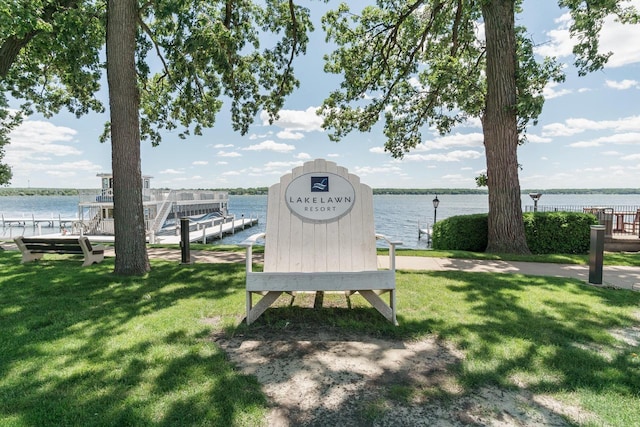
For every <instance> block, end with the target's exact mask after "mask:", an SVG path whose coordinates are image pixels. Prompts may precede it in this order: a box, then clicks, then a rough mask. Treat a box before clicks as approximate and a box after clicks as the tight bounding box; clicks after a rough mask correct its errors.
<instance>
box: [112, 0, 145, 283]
mask: <svg viewBox="0 0 640 427" xmlns="http://www.w3.org/2000/svg"><path fill="white" fill-rule="evenodd" d="M137 5H138V2H137V0H109V2H108V9H107V81H108V84H109V108H110V110H111V167H112V169H113V216H114V222H115V252H116V262H115V273H116V274H121V275H128V276H129V275H143V274H145V273H146V272H148V271H149V270H150V266H149V257H148V255H147V247H146V236H145V224H144V208H143V205H142V171H141V168H140V117H139V114H140V113H139V107H140V93H139V91H138V86H137V75H136V68H135V48H136V30H137V16H138V10H137Z"/></svg>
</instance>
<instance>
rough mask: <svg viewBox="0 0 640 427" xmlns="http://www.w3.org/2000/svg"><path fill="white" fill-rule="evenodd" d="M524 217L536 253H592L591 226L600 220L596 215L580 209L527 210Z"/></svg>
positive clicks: (530, 241)
mask: <svg viewBox="0 0 640 427" xmlns="http://www.w3.org/2000/svg"><path fill="white" fill-rule="evenodd" d="M523 219H524V228H525V234H526V235H527V245H528V246H529V250H530V251H531V253H533V254H550V253H558V254H586V253H589V243H590V242H589V235H590V233H591V229H590V226H591V225H597V224H598V220H597V219H596V217H595V216H593V215H591V214H584V213H579V212H527V213H525V214H523Z"/></svg>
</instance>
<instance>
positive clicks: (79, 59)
mask: <svg viewBox="0 0 640 427" xmlns="http://www.w3.org/2000/svg"><path fill="white" fill-rule="evenodd" d="M140 4H141V6H140V10H139V17H140V21H139V23H140V31H139V32H138V39H137V46H136V48H137V58H136V66H137V71H138V82H139V89H140V101H141V111H140V130H141V136H142V138H143V139H149V140H150V141H151V142H152V144H154V145H156V144H159V143H160V141H161V139H162V133H163V132H165V131H173V130H175V129H177V128H181V129H180V130H179V136H180V137H181V138H186V137H187V136H188V135H190V134H191V133H193V134H196V135H199V134H201V132H202V129H203V128H204V127H211V126H213V125H214V122H215V116H216V114H217V113H218V112H219V111H220V109H221V108H222V99H228V100H229V102H230V109H231V117H232V124H233V127H234V129H236V130H239V131H240V132H242V133H246V132H247V129H248V126H249V125H250V124H251V123H252V121H253V120H254V118H255V116H256V114H257V113H258V112H259V111H265V112H266V113H267V114H268V116H269V118H270V120H274V119H275V118H276V117H277V113H278V111H279V109H280V108H282V105H283V104H284V99H285V97H286V96H287V95H289V94H290V93H291V92H292V91H293V90H294V89H295V88H296V87H297V86H298V80H297V79H296V78H295V75H294V68H293V60H294V58H295V57H296V56H298V55H301V54H304V53H305V52H306V47H307V43H308V33H309V32H311V31H312V30H313V26H312V24H311V20H310V18H309V10H308V9H307V8H304V7H301V6H298V5H296V4H295V3H294V2H293V1H288V0H266V1H261V2H254V1H223V0H217V1H210V0H189V1H178V2H176V1H173V0H160V1H153V2H141V3H140ZM105 28H106V3H105V1H104V0H98V1H90V0H52V1H45V0H28V1H20V2H17V1H12V2H5V3H2V5H1V6H0V124H1V126H0V184H6V183H8V182H9V179H10V178H11V175H10V170H9V169H8V167H6V166H4V165H2V164H1V161H2V157H3V150H2V148H3V147H2V146H3V145H4V144H6V143H7V142H8V140H7V139H6V137H7V135H8V132H9V131H10V129H11V127H15V125H17V124H18V123H19V122H20V120H21V118H22V116H23V115H29V114H31V113H33V111H34V110H36V111H38V112H41V113H43V114H44V115H45V116H47V117H49V116H51V115H53V114H55V113H57V112H59V111H60V110H61V109H62V108H66V109H68V110H69V111H70V112H72V113H74V114H75V115H77V116H80V115H82V114H86V113H87V112H89V111H98V112H102V111H104V106H103V105H102V103H101V102H100V101H99V100H98V99H97V98H96V93H97V92H98V90H99V89H100V80H101V78H102V77H103V75H104V65H105V64H104V63H103V60H102V59H101V58H100V52H101V51H102V50H103V48H104V45H105V40H106V38H105ZM156 65H158V66H156ZM7 94H9V95H11V96H12V97H13V98H15V99H17V100H20V101H23V103H22V105H21V107H20V113H22V115H18V116H16V120H15V121H8V120H7V121H5V120H4V118H5V117H4V116H6V115H7V113H8V104H7V98H6V95H7ZM109 130H110V129H109V126H108V125H107V126H105V132H104V133H103V135H102V137H101V141H103V142H104V141H106V140H107V139H108V138H109V136H110V135H109Z"/></svg>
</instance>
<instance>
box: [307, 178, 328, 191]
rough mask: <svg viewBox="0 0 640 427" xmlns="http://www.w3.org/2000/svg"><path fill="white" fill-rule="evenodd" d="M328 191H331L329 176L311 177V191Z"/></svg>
mask: <svg viewBox="0 0 640 427" xmlns="http://www.w3.org/2000/svg"><path fill="white" fill-rule="evenodd" d="M327 191H329V177H327V176H312V177H311V192H327Z"/></svg>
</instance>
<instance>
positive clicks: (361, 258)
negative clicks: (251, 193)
mask: <svg viewBox="0 0 640 427" xmlns="http://www.w3.org/2000/svg"><path fill="white" fill-rule="evenodd" d="M323 172H326V173H329V174H334V175H339V176H340V177H343V178H344V179H346V180H348V181H349V182H350V183H351V185H352V186H353V189H354V191H355V202H354V203H353V207H352V208H351V210H350V211H349V212H348V213H347V214H346V215H344V216H342V217H340V218H338V219H336V220H331V221H327V222H318V221H312V220H309V219H305V218H301V217H300V216H298V215H296V214H294V213H292V212H291V210H290V209H289V207H288V206H287V203H286V199H285V192H286V190H287V186H288V185H289V184H290V183H291V182H292V181H293V180H294V179H296V178H298V177H300V176H302V175H305V174H310V173H323ZM376 269H377V256H376V241H375V227H374V220H373V192H372V190H371V188H370V187H369V186H367V185H365V184H362V183H360V179H359V178H358V177H357V176H355V175H353V174H350V173H349V172H348V171H347V169H346V168H343V167H338V166H337V165H336V164H335V163H333V162H327V161H325V160H322V159H319V160H315V161H311V162H307V163H305V164H304V165H303V166H301V167H298V168H295V169H294V170H293V171H292V173H289V174H286V175H284V176H283V177H282V178H281V179H280V182H279V183H277V184H274V185H272V186H271V187H270V188H269V195H268V202H267V223H266V242H265V262H264V271H270V272H274V271H280V272H294V271H295V272H323V271H367V270H376Z"/></svg>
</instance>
